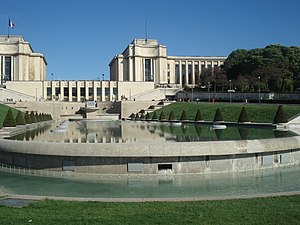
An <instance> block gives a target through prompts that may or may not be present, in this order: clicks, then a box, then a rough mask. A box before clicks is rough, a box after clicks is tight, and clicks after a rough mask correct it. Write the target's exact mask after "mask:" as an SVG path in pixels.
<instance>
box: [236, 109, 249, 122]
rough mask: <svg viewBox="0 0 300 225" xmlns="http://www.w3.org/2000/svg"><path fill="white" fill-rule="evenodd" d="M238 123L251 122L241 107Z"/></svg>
mask: <svg viewBox="0 0 300 225" xmlns="http://www.w3.org/2000/svg"><path fill="white" fill-rule="evenodd" d="M238 122H239V123H247V122H251V121H250V119H249V116H248V113H247V111H246V108H245V107H243V108H242V110H241V113H240V116H239V120H238Z"/></svg>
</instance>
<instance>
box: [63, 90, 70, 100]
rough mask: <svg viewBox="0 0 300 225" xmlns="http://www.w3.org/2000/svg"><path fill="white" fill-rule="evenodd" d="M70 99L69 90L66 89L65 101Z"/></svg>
mask: <svg viewBox="0 0 300 225" xmlns="http://www.w3.org/2000/svg"><path fill="white" fill-rule="evenodd" d="M68 99H69V88H67V87H64V100H66V101H67V100H68Z"/></svg>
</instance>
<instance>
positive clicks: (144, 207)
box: [0, 195, 300, 225]
mask: <svg viewBox="0 0 300 225" xmlns="http://www.w3.org/2000/svg"><path fill="white" fill-rule="evenodd" d="M0 223H1V224H3V225H4V224H5V225H9V224H13V225H18V224H22V225H23V224H47V225H51V224H72V225H75V224H89V225H90V224H114V225H115V224H207V225H209V224H214V225H215V224H232V225H233V224H238V225H240V224H243V225H247V224H251V225H252V224H263V225H266V224H281V225H283V224H289V225H291V224H300V195H295V196H287V197H270V198H255V199H241V200H225V201H198V202H144V203H143V202H141V203H101V202H68V201H52V200H44V201H38V202H35V203H32V204H30V205H29V206H26V207H24V208H10V207H5V206H0Z"/></svg>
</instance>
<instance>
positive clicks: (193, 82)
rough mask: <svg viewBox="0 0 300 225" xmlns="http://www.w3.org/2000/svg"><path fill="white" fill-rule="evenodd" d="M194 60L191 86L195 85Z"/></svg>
mask: <svg viewBox="0 0 300 225" xmlns="http://www.w3.org/2000/svg"><path fill="white" fill-rule="evenodd" d="M195 75H196V74H195V62H194V61H192V86H193V87H194V86H195Z"/></svg>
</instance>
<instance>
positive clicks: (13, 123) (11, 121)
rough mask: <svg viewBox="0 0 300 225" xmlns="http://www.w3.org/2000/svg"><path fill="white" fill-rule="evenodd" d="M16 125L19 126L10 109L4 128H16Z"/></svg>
mask: <svg viewBox="0 0 300 225" xmlns="http://www.w3.org/2000/svg"><path fill="white" fill-rule="evenodd" d="M16 125H17V124H16V121H15V118H14V116H13V114H12V111H11V109H8V111H7V113H6V116H5V118H4V121H3V127H15V126H16Z"/></svg>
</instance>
